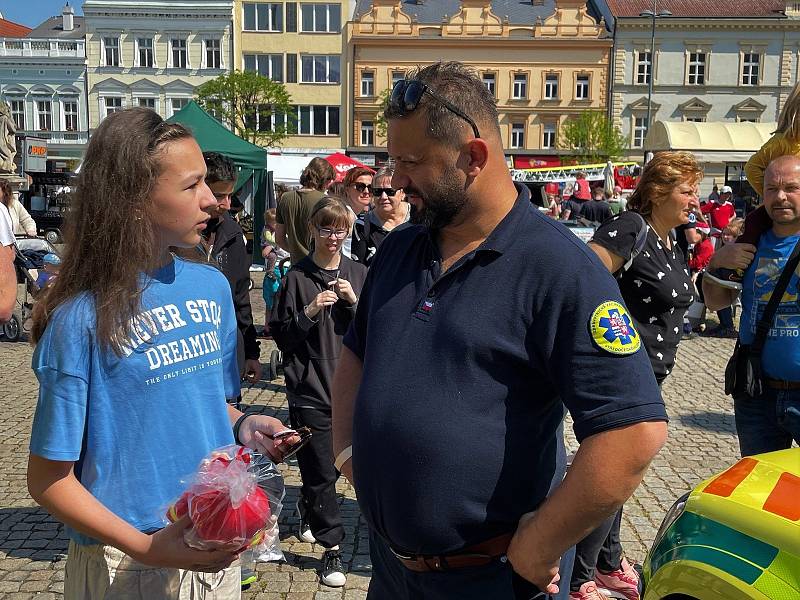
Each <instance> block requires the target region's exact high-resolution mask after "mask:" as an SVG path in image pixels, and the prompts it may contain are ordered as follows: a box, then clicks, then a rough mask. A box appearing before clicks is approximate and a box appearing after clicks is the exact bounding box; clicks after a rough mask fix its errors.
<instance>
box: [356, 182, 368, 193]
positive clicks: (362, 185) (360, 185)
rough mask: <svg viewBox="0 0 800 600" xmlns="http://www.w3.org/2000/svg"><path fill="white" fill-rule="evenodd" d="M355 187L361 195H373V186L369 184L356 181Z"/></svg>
mask: <svg viewBox="0 0 800 600" xmlns="http://www.w3.org/2000/svg"><path fill="white" fill-rule="evenodd" d="M353 187H354V188H355V189H356V190H357V191H358V193H359V194H363V193H364V192H367V193H370V194H371V193H372V186H371V185H370V184H368V183H364V182H363V181H356V182H355V183H354V184H353Z"/></svg>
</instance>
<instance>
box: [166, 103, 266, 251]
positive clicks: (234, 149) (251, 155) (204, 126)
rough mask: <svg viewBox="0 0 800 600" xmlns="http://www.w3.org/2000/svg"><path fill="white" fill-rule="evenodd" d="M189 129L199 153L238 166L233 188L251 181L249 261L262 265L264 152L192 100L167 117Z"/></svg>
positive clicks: (170, 120) (264, 193)
mask: <svg viewBox="0 0 800 600" xmlns="http://www.w3.org/2000/svg"><path fill="white" fill-rule="evenodd" d="M167 120H168V121H169V122H170V123H180V124H181V125H184V126H185V127H187V128H189V129H190V130H191V132H192V133H193V134H194V137H195V139H196V140H197V143H198V144H200V148H201V149H202V150H203V152H219V153H220V154H224V155H225V156H227V157H228V158H230V159H231V160H232V161H233V162H234V163H236V166H237V167H238V168H239V179H238V181H237V182H236V189H237V190H238V189H240V188H241V187H242V186H243V185H244V184H245V183H247V181H248V180H250V179H251V178H252V180H253V262H256V263H259V264H263V262H264V259H263V258H262V257H261V251H260V250H261V249H260V244H259V235H260V232H261V229H262V228H263V227H264V209H265V207H266V204H267V151H266V150H265V149H264V148H262V147H260V146H256V145H255V144H251V143H250V142H248V141H245V140H243V139H242V138H240V137H239V136H237V135H236V134H234V133H232V132H231V131H230V130H229V129H228V128H227V127H225V126H224V125H223V124H222V123H220V122H219V121H217V120H216V119H215V118H214V117H212V116H211V115H210V114H208V113H207V112H206V111H204V110H203V109H202V108H200V105H198V104H197V103H196V102H195V101H194V100H192V101H191V102H189V104H187V105H186V106H184V107H183V108H182V109H181V110H179V111H178V112H176V113H175V114H174V115H172V116H171V117H170V118H169V119H167Z"/></svg>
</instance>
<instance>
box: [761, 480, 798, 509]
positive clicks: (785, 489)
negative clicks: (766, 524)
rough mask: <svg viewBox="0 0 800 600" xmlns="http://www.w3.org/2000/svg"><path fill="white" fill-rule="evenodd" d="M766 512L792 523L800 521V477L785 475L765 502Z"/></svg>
mask: <svg viewBox="0 0 800 600" xmlns="http://www.w3.org/2000/svg"><path fill="white" fill-rule="evenodd" d="M764 510H766V511H767V512H771V513H773V514H776V515H778V516H780V517H785V518H787V519H789V520H790V521H798V520H800V477H798V476H797V475H792V474H791V473H783V474H781V476H780V478H779V479H778V483H776V484H775V487H774V488H772V491H771V492H770V494H769V497H768V498H767V501H766V502H764Z"/></svg>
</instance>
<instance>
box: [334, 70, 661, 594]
mask: <svg viewBox="0 0 800 600" xmlns="http://www.w3.org/2000/svg"><path fill="white" fill-rule="evenodd" d="M385 115H386V118H387V121H388V132H389V135H388V138H389V155H390V156H391V157H392V158H393V159H394V161H395V169H396V170H395V175H394V177H393V179H392V186H393V187H394V188H403V189H404V190H405V192H406V195H407V198H408V199H409V201H410V202H411V203H412V204H413V206H414V207H415V208H416V212H415V215H414V221H415V222H416V223H417V224H418V226H416V227H414V226H412V227H409V228H408V229H405V230H404V231H398V232H397V233H393V234H392V235H391V236H389V237H388V238H387V239H386V241H385V242H384V243H383V245H382V246H381V248H380V249H379V250H378V253H377V254H376V255H375V258H374V261H373V263H372V267H371V269H370V273H369V275H368V277H367V281H366V284H365V287H364V290H363V293H362V296H361V298H360V300H359V306H358V311H357V315H356V318H355V321H354V322H353V325H352V326H351V328H350V331H349V332H348V334H347V336H346V337H345V348H344V350H343V353H342V356H341V358H340V362H339V367H338V369H337V373H336V377H335V381H334V387H333V390H332V392H333V411H334V412H333V419H334V456H336V466H337V468H339V469H340V470H341V471H342V472H343V473H344V474H345V476H347V477H348V479H350V481H352V482H354V485H355V488H356V492H357V494H358V501H359V505H360V507H361V509H362V511H363V514H364V516H365V518H366V520H367V523H368V524H369V528H370V548H371V554H372V560H373V577H372V580H371V583H370V591H369V595H368V598H370V599H371V600H383V599H392V600H396V599H398V598H399V599H403V598H407V599H409V600H411V599H416V598H426V599H440V598H441V599H444V598H476V599H477V598H481V599H484V598H492V599H495V598H525V599H528V598H533V597H537V594H542V596H539V597H545V596H544V594H554V593H556V592H557V591H558V578H559V577H558V561H559V557H560V556H561V555H562V553H563V552H564V551H565V550H566V549H568V548H570V547H571V546H573V545H574V544H575V542H577V541H578V540H580V539H582V538H583V537H584V536H585V535H586V534H587V533H589V532H590V531H592V530H593V529H594V527H595V526H596V525H598V524H599V523H600V522H601V521H602V520H603V519H604V518H605V517H606V516H608V515H610V514H611V513H612V512H613V511H614V510H616V509H617V508H618V507H619V506H620V505H621V504H622V503H623V502H624V501H625V500H626V499H627V498H628V497H629V496H630V495H631V494H632V493H633V491H634V489H635V488H636V486H637V485H639V483H640V481H641V479H642V477H643V475H644V472H645V470H646V469H647V466H648V464H649V463H650V460H651V459H652V458H653V456H655V454H656V453H657V452H658V450H659V449H660V448H661V446H662V444H663V443H664V440H665V436H666V423H665V422H666V413H665V410H664V404H663V402H662V400H661V396H660V393H659V390H658V386H657V385H656V382H655V379H654V376H653V371H652V369H651V367H650V363H649V361H648V360H647V356H646V354H645V353H644V352H643V351H641V350H640V348H641V340H640V338H639V335H638V333H637V332H636V330H635V329H634V327H633V326H632V323H631V319H630V317H629V315H628V313H627V310H626V309H625V307H624V304H623V303H622V299H621V297H620V294H619V288H618V287H617V285H616V283H615V281H614V279H613V278H612V277H611V276H610V275H609V274H608V271H607V270H606V269H604V268H603V266H602V265H601V264H600V262H599V261H598V260H597V258H596V257H595V255H594V253H592V252H591V251H590V250H587V249H586V247H585V245H584V244H582V243H581V242H580V241H579V240H578V239H577V238H575V237H574V236H573V235H572V234H571V233H570V232H569V231H568V230H567V229H566V228H564V227H563V226H561V225H559V224H558V223H556V222H554V221H553V220H551V219H548V218H546V217H544V216H541V215H540V214H539V212H538V211H537V210H536V209H535V207H533V206H532V205H531V203H530V200H529V194H528V193H527V191H526V189H525V188H524V187H516V186H515V185H514V183H513V181H512V180H511V177H510V175H509V172H508V168H507V167H506V162H505V157H504V154H503V145H502V140H501V134H500V128H499V125H498V119H497V109H496V107H495V103H494V98H493V97H492V96H491V94H489V93H488V92H487V91H486V89H485V87H484V86H483V84H482V82H481V80H480V79H479V78H477V77H476V76H475V74H474V73H473V72H472V71H470V70H468V69H467V68H465V67H464V66H463V65H461V64H459V63H439V64H435V65H431V66H429V67H426V68H424V69H422V70H421V71H419V72H418V73H416V75H415V76H414V77H413V78H412V79H407V80H404V81H400V82H398V83H397V84H396V85H395V87H394V88H393V90H392V96H391V98H390V102H389V106H388V108H387V109H386V113H385ZM562 403H563V404H562ZM564 406H566V408H567V409H568V410H569V411H570V413H571V414H572V418H573V421H574V428H575V433H576V435H577V437H578V439H579V440H580V441H581V447H580V449H579V451H578V452H577V454H576V455H575V458H574V461H573V463H572V466H571V467H570V471H569V474H568V475H567V476H566V478H565V479H564V481H563V482H562V483H561V484H560V485H559V486H558V487H557V488H556V489H555V490H553V491H552V493H550V491H551V490H550V487H551V486H550V484H551V482H553V481H560V480H561V476H562V474H563V466H562V465H560V464H559V461H558V453H559V448H560V446H561V443H562V440H561V439H560V436H559V435H558V428H559V425H560V423H561V421H562V418H563V415H564V412H563V411H564ZM631 448H636V452H631V451H630V449H631Z"/></svg>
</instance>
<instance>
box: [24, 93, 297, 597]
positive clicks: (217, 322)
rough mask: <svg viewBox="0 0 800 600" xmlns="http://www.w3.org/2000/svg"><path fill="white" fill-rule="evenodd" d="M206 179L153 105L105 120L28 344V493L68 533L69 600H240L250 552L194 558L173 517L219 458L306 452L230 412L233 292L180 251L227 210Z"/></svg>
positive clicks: (188, 145)
mask: <svg viewBox="0 0 800 600" xmlns="http://www.w3.org/2000/svg"><path fill="white" fill-rule="evenodd" d="M205 174H206V167H205V162H204V160H203V155H202V153H201V151H200V148H199V146H198V145H197V142H195V140H194V138H193V137H192V135H191V133H189V131H188V130H187V129H185V128H184V127H182V126H181V125H177V124H169V123H166V122H165V121H164V120H163V119H162V118H161V117H160V116H158V114H156V113H155V112H153V111H151V110H148V109H144V108H132V109H128V110H124V111H121V112H117V113H114V114H112V115H109V116H108V117H107V118H106V119H104V120H103V122H102V123H101V124H100V126H99V127H98V128H97V130H96V131H95V133H94V134H93V135H92V139H91V141H90V143H89V146H88V148H87V150H86V156H85V159H84V162H83V167H82V169H81V173H80V175H79V178H78V184H77V191H76V193H75V196H74V200H73V207H74V208H75V210H74V211H73V212H72V213H71V214H72V216H73V218H74V220H73V222H72V223H71V227H70V229H69V231H68V233H67V235H68V238H67V243H66V246H65V247H66V249H67V250H66V254H65V256H64V258H63V261H62V265H61V272H60V276H59V277H58V278H57V279H56V280H55V282H54V283H53V285H52V287H51V288H50V290H49V292H48V293H47V294H46V295H45V296H44V297H43V299H42V300H41V301H40V302H39V303H37V305H36V309H35V313H34V326H33V331H32V340H33V342H34V343H35V344H36V350H35V352H34V356H33V369H34V371H35V372H36V376H37V378H38V380H39V385H40V389H39V400H38V404H37V406H36V413H35V415H34V422H33V431H32V433H31V442H30V456H29V461H28V490H29V492H30V494H31V496H32V497H33V499H34V500H35V501H36V502H37V503H38V504H40V505H41V506H43V507H44V508H45V509H46V510H48V511H49V512H50V513H51V514H52V515H53V516H54V517H56V518H57V519H59V520H60V521H62V522H64V523H65V524H66V525H67V532H68V535H69V538H70V543H69V550H68V557H67V563H66V575H65V581H64V595H65V598H67V599H82V600H85V599H88V600H94V599H100V598H110V597H113V598H124V599H128V598H142V599H147V600H150V599H152V598H168V599H173V598H174V599H176V600H177V599H178V598H183V597H189V595H190V594H191V593H192V592H191V590H194V589H198V588H199V587H208V586H211V587H214V588H215V594H216V595H215V596H214V598H218V599H228V598H239V597H240V594H241V592H240V582H239V566H238V562H236V559H237V555H238V552H239V550H240V549H239V548H238V547H237V548H232V547H218V548H215V549H213V550H203V551H201V550H197V549H193V548H191V547H189V546H188V545H187V544H186V542H185V541H184V531H185V530H186V529H187V528H188V527H189V526H190V525H191V524H190V522H189V520H188V518H186V517H184V518H182V519H180V520H179V521H177V522H176V523H174V524H170V525H167V524H166V521H165V518H164V512H165V507H166V506H168V505H169V503H170V502H172V501H173V500H174V499H175V498H177V497H178V496H179V495H180V494H181V492H182V491H183V490H182V488H183V484H182V480H185V479H186V478H187V477H188V476H190V475H191V474H192V473H193V472H194V471H195V470H196V468H197V466H198V465H199V463H200V461H201V460H202V459H203V458H204V457H205V456H207V455H208V454H209V453H210V452H211V451H212V450H214V449H215V448H218V447H220V446H226V445H228V444H232V443H234V441H237V442H240V443H242V444H243V445H247V446H250V447H253V448H254V449H256V450H259V451H262V452H265V453H267V454H269V455H270V456H272V457H273V458H275V459H276V460H279V459H280V458H281V456H282V453H283V449H284V448H285V447H286V446H287V445H289V444H291V443H294V442H296V441H297V439H298V438H297V436H294V439H283V440H282V441H278V442H274V441H273V440H272V439H271V436H272V435H273V434H274V433H277V432H279V431H281V430H283V429H285V428H284V426H283V425H282V424H281V423H280V421H278V420H277V419H273V418H271V417H265V416H260V415H259V416H247V417H245V416H243V415H242V414H241V413H240V412H239V411H238V410H236V409H234V408H233V407H232V406H230V405H229V404H227V403H226V399H231V398H236V397H237V396H238V395H239V370H238V366H237V361H236V317H235V315H234V310H233V303H232V300H231V294H230V288H229V286H228V283H227V281H226V280H225V277H224V276H223V275H222V274H221V273H220V272H219V271H218V270H217V269H215V268H214V267H212V266H209V265H202V264H197V263H190V262H186V261H184V260H182V259H179V258H176V257H174V256H173V255H172V254H171V253H170V251H169V247H170V246H176V247H181V248H192V247H194V246H195V245H196V244H198V243H199V242H200V234H201V232H202V231H203V229H204V228H205V223H206V221H207V220H208V218H209V217H208V214H207V213H206V212H205V210H206V209H208V208H209V207H210V206H212V205H214V204H215V202H216V201H215V199H214V195H213V194H212V193H211V190H210V189H209V188H208V186H207V185H206V183H205V181H204V178H205ZM109 198H113V199H114V201H113V202H109ZM121 240H124V243H121ZM98 273H104V275H103V277H98ZM234 431H235V432H236V434H235V433H234ZM207 574H211V575H207Z"/></svg>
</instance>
